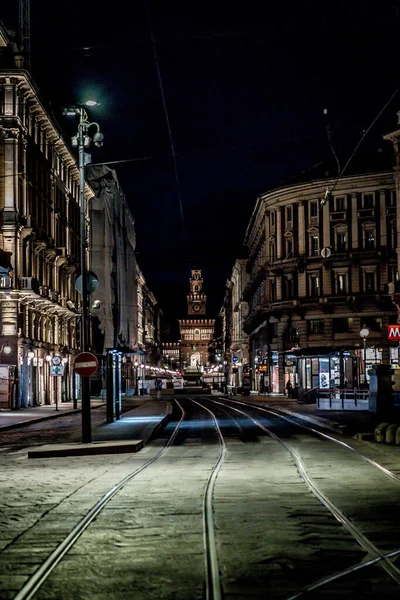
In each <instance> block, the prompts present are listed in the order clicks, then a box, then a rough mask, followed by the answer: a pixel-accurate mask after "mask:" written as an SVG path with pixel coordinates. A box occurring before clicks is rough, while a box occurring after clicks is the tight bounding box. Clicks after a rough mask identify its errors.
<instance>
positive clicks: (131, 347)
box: [86, 165, 161, 391]
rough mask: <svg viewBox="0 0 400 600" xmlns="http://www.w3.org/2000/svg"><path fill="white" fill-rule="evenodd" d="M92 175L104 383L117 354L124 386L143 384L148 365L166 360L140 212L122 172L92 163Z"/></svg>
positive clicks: (93, 260) (96, 331)
mask: <svg viewBox="0 0 400 600" xmlns="http://www.w3.org/2000/svg"><path fill="white" fill-rule="evenodd" d="M86 177H87V180H88V182H89V183H90V184H91V186H92V188H93V190H94V191H95V193H96V197H95V198H93V200H92V201H91V203H90V213H89V214H90V247H91V252H90V269H91V270H92V271H93V272H94V273H95V274H96V276H97V277H98V279H99V286H98V288H97V290H96V291H95V292H93V294H91V323H92V336H91V338H92V349H93V350H94V351H95V352H96V354H97V355H98V358H99V360H100V362H101V363H102V365H103V366H104V368H103V369H101V370H100V379H102V381H99V385H100V389H101V388H103V389H105V388H106V386H107V382H106V376H107V369H106V363H107V355H110V354H112V361H113V368H112V371H113V372H114V373H117V375H116V377H118V373H119V372H120V371H122V380H121V386H122V391H125V389H128V390H129V389H135V390H137V389H138V382H139V380H143V379H144V375H145V366H146V365H152V364H158V362H159V361H160V356H161V353H160V334H159V331H160V310H159V307H158V304H157V301H156V299H155V297H154V295H153V294H152V292H151V291H150V290H149V289H148V287H147V286H146V281H145V278H144V275H143V273H142V271H141V269H140V267H139V265H138V263H137V261H136V256H135V248H136V232H135V225H134V218H133V216H132V212H131V210H130V208H129V206H128V203H127V201H126V198H125V195H124V193H123V191H122V189H121V187H120V184H119V181H118V177H117V174H116V172H115V171H114V170H112V169H110V168H109V167H107V166H106V165H101V166H100V165H99V166H96V165H93V166H91V165H88V166H87V167H86ZM96 303H99V306H98V307H96ZM110 361H111V358H110V357H109V359H108V362H109V365H108V366H109V369H110V370H111V362H110ZM101 376H102V377H101ZM92 386H93V381H92ZM93 391H94V390H93Z"/></svg>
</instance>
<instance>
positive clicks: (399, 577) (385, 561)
mask: <svg viewBox="0 0 400 600" xmlns="http://www.w3.org/2000/svg"><path fill="white" fill-rule="evenodd" d="M207 401H208V402H211V403H212V404H218V405H220V406H222V407H224V408H225V409H226V408H229V409H231V410H233V411H235V412H237V413H239V414H241V415H243V416H244V417H246V418H248V419H250V420H251V421H252V422H253V423H254V424H255V425H256V426H257V427H259V428H260V429H261V430H262V431H264V432H265V433H267V434H268V435H269V436H271V437H272V438H273V439H274V440H275V441H277V442H279V443H280V444H281V445H282V446H283V447H284V448H285V449H286V450H287V451H288V452H289V453H290V455H291V457H292V458H293V460H294V462H295V465H296V467H297V470H298V472H299V475H300V476H301V478H302V479H303V481H304V483H305V484H306V485H307V487H308V488H309V490H310V491H311V492H312V493H313V495H314V496H315V497H316V498H317V499H318V500H319V501H320V502H321V503H322V504H323V505H324V506H325V507H326V508H327V509H328V510H329V512H330V513H331V514H332V515H333V516H334V517H335V519H336V520H337V521H338V522H339V523H341V525H342V526H343V527H344V528H345V529H346V531H347V532H348V533H349V534H350V535H351V536H352V537H353V538H354V539H355V540H356V541H357V543H358V544H359V545H360V546H361V548H363V549H364V550H365V551H366V552H367V556H366V558H365V559H364V560H363V561H362V562H361V563H357V564H356V565H353V566H351V567H349V568H347V569H345V570H343V571H341V572H339V573H335V574H332V575H330V576H329V577H326V578H323V579H322V580H320V581H318V582H315V583H314V584H311V585H309V586H307V587H306V588H305V589H303V590H301V591H300V592H298V593H296V594H294V595H291V596H290V597H289V598H288V600H295V599H297V598H301V597H302V596H303V595H304V594H306V593H309V592H311V591H314V590H317V589H319V588H322V587H324V586H325V585H327V584H329V583H331V582H333V581H336V580H338V579H341V578H345V577H347V576H348V575H349V574H351V573H355V572H356V571H360V570H361V569H365V568H367V567H370V566H371V565H378V566H380V567H382V568H383V569H384V570H385V572H386V573H387V574H388V575H389V576H390V577H391V579H392V580H394V581H395V583H396V584H397V585H400V569H399V568H398V567H397V566H396V565H395V564H394V563H393V562H392V560H391V559H396V558H397V557H398V556H399V555H400V550H398V549H396V550H394V551H392V552H383V551H381V550H379V549H378V548H377V546H376V545H375V544H373V543H372V542H371V541H370V540H369V539H368V537H367V536H366V535H364V533H363V532H362V531H361V530H360V529H359V527H357V526H356V525H355V523H353V522H352V520H351V519H349V518H348V517H347V516H346V515H345V514H344V513H343V512H342V511H341V510H340V509H339V507H338V506H336V505H335V504H334V503H333V502H332V501H331V500H330V499H329V498H328V497H327V496H326V494H324V492H323V491H322V490H321V489H320V488H319V486H318V485H317V484H316V483H315V482H314V481H313V479H312V478H311V477H310V476H309V474H308V471H307V468H306V467H305V465H304V463H303V461H302V459H301V456H300V455H299V453H298V451H297V450H295V449H294V448H293V447H292V446H291V445H290V444H288V443H287V442H286V441H285V440H283V439H281V438H280V437H279V436H278V435H276V434H275V433H274V432H273V431H271V430H270V428H269V427H265V426H264V425H262V424H261V423H259V422H258V420H257V419H255V418H253V417H252V416H251V415H249V414H248V413H246V412H245V411H243V410H240V409H238V408H236V407H234V406H231V404H230V403H235V404H241V405H243V406H246V407H248V408H253V409H257V410H260V411H262V412H264V413H269V414H271V415H273V416H275V417H278V418H279V419H284V420H285V421H287V422H290V423H291V424H293V425H296V426H297V427H299V428H302V429H305V430H307V431H308V432H310V433H312V434H316V435H318V436H319V437H321V438H322V439H325V440H327V441H331V442H335V443H337V444H339V445H340V446H342V447H344V448H346V449H347V450H349V451H353V452H355V453H356V454H357V455H358V456H359V457H360V458H361V459H363V460H365V461H366V462H367V463H369V464H370V465H371V466H373V467H374V468H376V469H378V470H379V471H380V472H381V473H382V474H384V475H386V476H387V477H388V478H390V479H391V480H396V481H399V480H400V478H399V477H398V476H397V475H396V474H395V473H393V472H391V471H389V470H388V469H386V468H385V467H383V466H382V465H380V464H379V463H377V462H376V461H374V460H372V459H370V458H369V457H367V456H365V455H363V454H362V453H361V452H359V451H358V450H357V449H355V448H353V447H352V446H350V445H349V444H346V442H343V441H342V440H338V439H336V438H334V437H333V436H330V435H327V434H325V433H323V432H320V431H318V430H316V429H314V428H311V427H307V426H304V425H302V424H299V423H297V422H296V421H294V420H293V419H290V418H288V417H285V416H284V415H281V414H280V413H277V412H276V411H273V410H270V409H264V408H262V407H259V406H257V405H253V404H250V403H246V402H238V401H233V400H230V399H229V400H226V399H224V401H223V402H221V401H217V400H215V399H213V400H207ZM368 557H372V558H368Z"/></svg>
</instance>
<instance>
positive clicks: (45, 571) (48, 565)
mask: <svg viewBox="0 0 400 600" xmlns="http://www.w3.org/2000/svg"><path fill="white" fill-rule="evenodd" d="M175 402H176V403H177V405H178V406H179V408H180V409H181V412H182V416H181V418H180V420H179V421H178V423H177V425H176V427H175V429H174V431H173V432H172V434H171V436H170V438H169V440H168V441H167V443H166V444H165V446H164V447H163V448H161V450H160V451H159V452H158V453H157V454H156V455H155V456H154V457H153V458H151V459H150V460H148V461H147V462H146V463H144V464H143V465H142V466H141V467H139V468H138V469H135V470H134V471H132V473H129V475H127V476H126V477H124V478H123V479H121V481H120V482H119V483H117V484H116V485H114V486H113V487H112V488H111V489H110V490H109V491H108V492H107V493H106V494H104V496H103V497H102V498H101V499H100V500H99V501H98V502H97V503H96V504H95V505H94V506H93V508H92V509H91V510H90V511H89V512H88V513H87V514H86V515H85V516H84V517H83V519H81V520H80V521H79V523H78V524H77V525H76V526H75V527H74V529H73V530H72V531H71V532H70V533H69V534H68V535H67V537H66V538H65V539H64V540H63V541H62V542H61V543H60V544H59V545H58V546H57V548H55V550H53V552H52V553H51V554H50V555H49V556H48V557H47V559H46V560H45V561H44V563H42V565H41V566H40V567H39V569H38V570H37V571H36V572H35V573H34V574H33V575H32V577H31V578H30V579H28V581H27V582H26V583H25V584H24V586H23V587H22V588H21V589H20V591H19V592H18V594H17V595H16V596H15V597H14V600H29V599H30V598H32V597H33V596H34V594H35V593H36V592H37V591H38V589H39V588H40V587H41V586H42V585H43V583H44V582H45V581H46V579H47V578H48V576H49V575H50V573H51V572H52V571H53V570H54V569H55V567H56V566H57V565H58V563H59V562H60V561H61V560H62V558H63V557H64V556H65V554H66V553H67V552H68V550H69V549H70V548H71V547H72V546H73V545H74V544H75V543H76V542H77V541H78V539H79V538H80V536H81V535H82V533H83V532H84V531H85V529H87V528H88V527H89V525H90V523H91V522H92V521H93V519H95V517H96V516H97V515H98V514H99V512H100V511H101V510H102V509H103V508H104V507H105V505H106V504H108V502H110V500H111V499H112V498H113V497H114V496H115V495H116V494H117V493H118V492H119V491H120V490H121V489H122V488H123V487H124V486H125V485H126V484H127V483H128V481H130V480H131V479H133V477H135V476H136V475H138V473H140V472H141V471H143V470H144V469H146V468H147V467H148V466H150V465H151V464H152V463H154V462H155V461H156V460H158V459H159V458H161V456H163V454H165V452H166V451H167V450H168V448H169V447H170V446H171V445H172V444H173V442H174V440H175V438H176V436H177V434H178V430H179V428H180V426H181V424H182V421H183V419H184V417H185V411H184V409H183V408H182V406H181V404H180V403H179V402H178V401H177V400H175Z"/></svg>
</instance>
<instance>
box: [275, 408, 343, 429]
mask: <svg viewBox="0 0 400 600" xmlns="http://www.w3.org/2000/svg"><path fill="white" fill-rule="evenodd" d="M271 408H273V409H274V410H276V411H277V412H281V413H283V414H287V415H291V416H292V417H296V418H297V419H301V420H303V421H308V422H309V423H313V424H314V425H318V426H319V427H322V428H324V429H329V430H330V431H334V432H335V433H340V434H341V435H345V434H346V432H345V429H346V427H347V425H340V423H337V422H336V421H329V420H328V419H324V418H322V417H310V416H308V415H304V414H303V413H298V412H295V411H293V410H288V409H286V408H275V406H271Z"/></svg>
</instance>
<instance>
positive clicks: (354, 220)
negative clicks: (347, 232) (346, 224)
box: [351, 194, 358, 250]
mask: <svg viewBox="0 0 400 600" xmlns="http://www.w3.org/2000/svg"><path fill="white" fill-rule="evenodd" d="M351 242H352V248H353V250H358V211H357V194H352V196H351Z"/></svg>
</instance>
